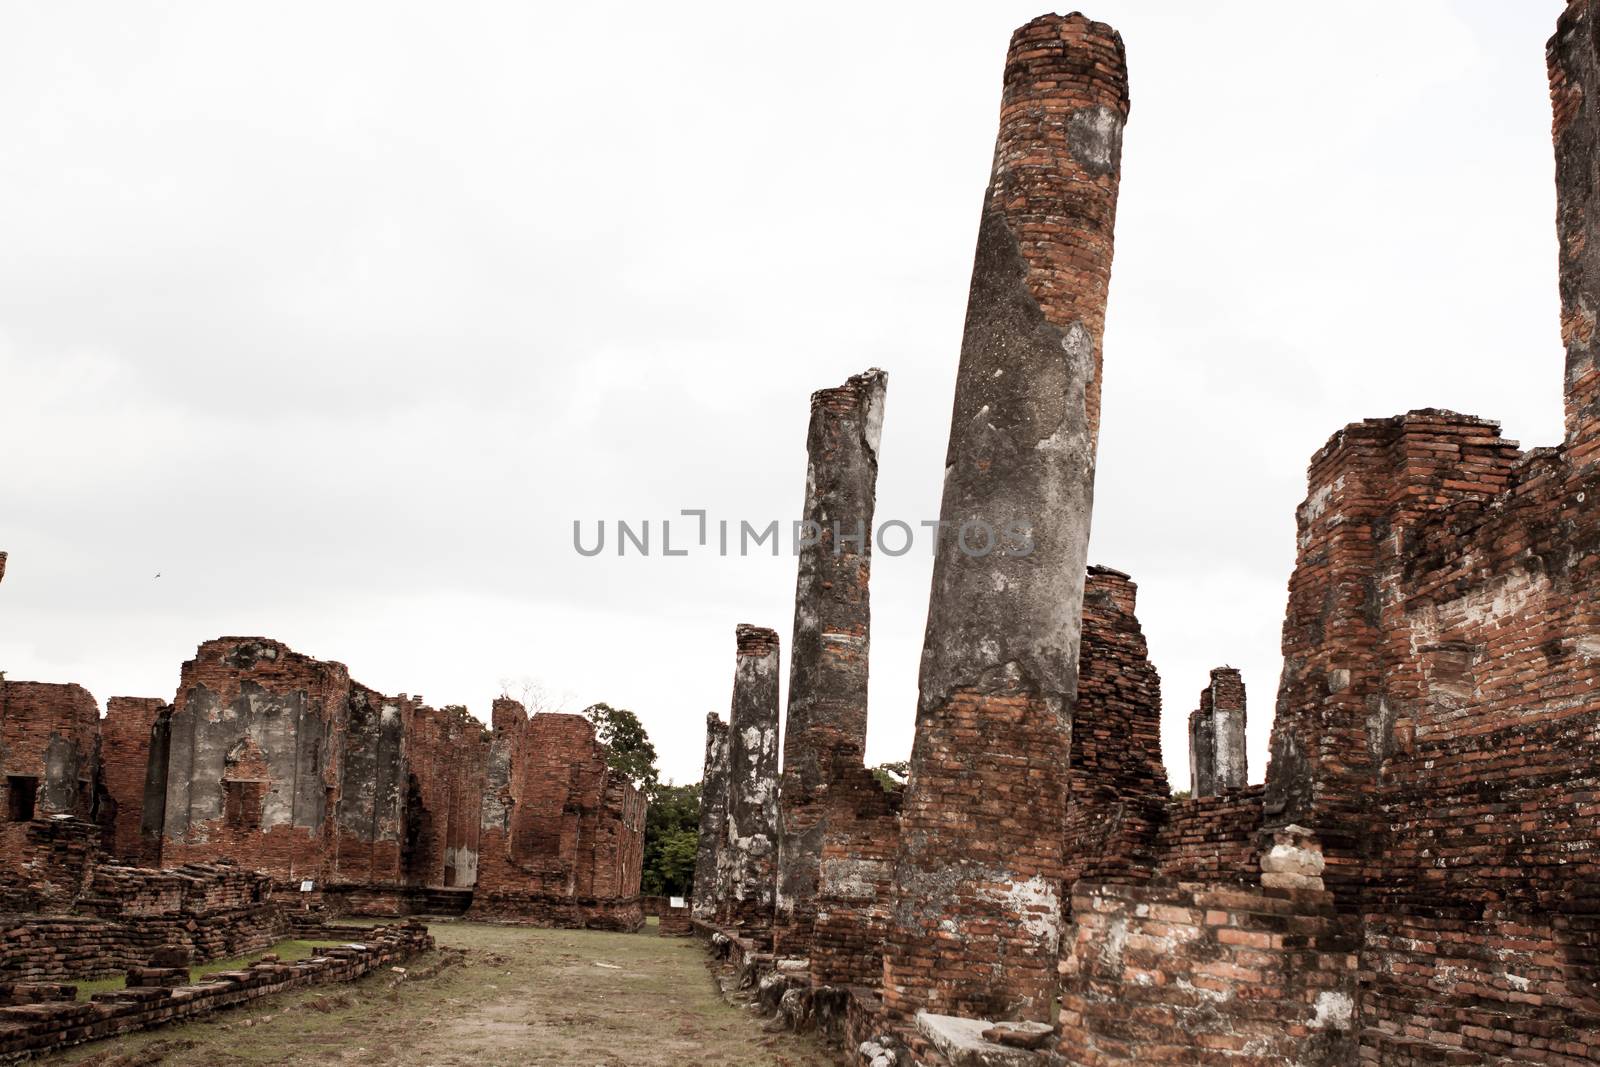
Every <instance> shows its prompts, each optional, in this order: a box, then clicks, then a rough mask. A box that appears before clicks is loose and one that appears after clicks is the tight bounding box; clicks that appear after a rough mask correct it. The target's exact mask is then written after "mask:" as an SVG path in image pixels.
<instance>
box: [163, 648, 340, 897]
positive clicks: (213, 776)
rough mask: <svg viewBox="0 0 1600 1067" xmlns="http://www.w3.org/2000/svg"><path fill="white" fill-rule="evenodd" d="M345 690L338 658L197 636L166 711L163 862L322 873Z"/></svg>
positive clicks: (327, 862) (293, 875) (283, 876)
mask: <svg viewBox="0 0 1600 1067" xmlns="http://www.w3.org/2000/svg"><path fill="white" fill-rule="evenodd" d="M349 699H350V674H349V672H348V671H347V670H346V669H345V667H344V665H343V664H341V663H325V662H323V661H320V660H315V659H312V658H311V657H309V656H303V655H301V654H299V653H297V652H294V651H293V650H291V649H290V648H288V647H287V646H286V645H284V644H282V643H280V642H277V641H272V640H269V639H267V638H261V637H223V638H218V639H216V640H213V641H207V642H206V643H205V644H203V645H201V646H200V648H199V650H198V651H197V652H196V654H195V658H194V659H192V660H190V661H189V662H187V663H185V664H184V665H183V671H182V675H181V677H180V681H179V686H178V695H177V699H176V700H175V701H174V702H173V710H172V715H171V718H170V749H169V756H168V767H167V801H166V824H165V827H164V832H163V835H162V845H161V860H162V863H163V865H166V866H175V865H178V864H182V863H186V862H191V861H204V860H208V859H213V858H216V857H219V856H226V857H229V858H232V859H234V860H237V861H238V862H239V863H241V864H244V865H246V866H248V867H251V868H254V869H256V870H259V871H264V872H266V873H268V874H271V875H272V876H274V877H275V878H278V879H280V880H282V881H296V880H300V879H307V878H309V879H313V880H315V881H319V882H320V881H323V880H325V879H326V878H327V876H328V875H329V874H330V873H331V872H332V871H333V870H334V869H335V859H334V856H335V851H334V850H335V848H336V844H337V839H336V836H335V834H334V826H333V819H332V816H333V812H334V807H335V803H336V801H337V799H338V787H339V780H340V771H341V766H340V759H341V756H342V754H343V749H344V744H343V736H342V734H343V729H344V723H345V716H346V708H347V706H348V703H349Z"/></svg>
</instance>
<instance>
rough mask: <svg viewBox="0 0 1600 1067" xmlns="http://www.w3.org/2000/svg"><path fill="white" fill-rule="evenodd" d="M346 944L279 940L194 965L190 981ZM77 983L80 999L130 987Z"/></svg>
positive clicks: (112, 981)
mask: <svg viewBox="0 0 1600 1067" xmlns="http://www.w3.org/2000/svg"><path fill="white" fill-rule="evenodd" d="M346 943H347V942H344V941H301V940H299V939H298V938H290V939H288V940H287V941H279V942H278V943H277V944H276V945H269V946H267V947H266V948H263V949H257V950H256V951H255V952H250V953H246V954H245V955H243V956H232V957H230V958H228V959H225V960H212V961H211V962H210V963H202V964H201V965H200V966H198V967H191V968H190V969H189V975H190V977H189V980H190V981H191V982H200V981H203V980H204V979H205V977H206V975H208V974H216V973H217V972H218V971H242V970H244V969H245V968H246V967H248V966H250V965H251V964H252V963H255V962H256V961H257V960H259V959H261V957H262V956H265V955H266V954H267V953H269V952H276V953H277V954H278V959H280V960H282V961H283V962H284V963H295V962H297V961H299V960H305V959H310V958H311V957H312V956H315V955H316V954H317V953H318V952H320V951H322V950H323V949H325V948H332V947H334V946H335V945H343V944H346ZM75 984H76V985H77V987H78V999H79V1000H88V999H89V998H90V997H91V996H93V995H94V994H96V993H110V992H112V991H114V990H118V989H125V988H127V985H128V978H127V975H122V974H119V975H114V976H112V977H110V978H95V979H92V980H89V981H84V982H77V983H75Z"/></svg>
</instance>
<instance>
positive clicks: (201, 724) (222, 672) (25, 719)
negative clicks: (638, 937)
mask: <svg viewBox="0 0 1600 1067" xmlns="http://www.w3.org/2000/svg"><path fill="white" fill-rule="evenodd" d="M494 716H495V722H496V726H497V733H496V734H495V735H494V740H491V734H490V733H489V732H488V731H486V730H485V729H484V727H483V725H482V723H480V722H479V721H478V720H477V719H475V718H473V717H472V716H471V715H470V714H468V713H467V711H466V709H465V708H462V707H446V708H442V709H438V708H433V707H431V706H429V705H427V704H426V703H425V702H424V701H423V700H422V698H421V697H416V696H407V695H405V694H401V695H400V696H398V697H389V696H385V695H383V694H381V693H378V692H375V691H374V690H372V689H370V688H368V687H366V686H363V685H361V684H360V683H358V682H354V681H352V680H351V679H350V677H349V672H348V671H347V670H346V668H345V667H344V666H343V665H342V664H339V663H332V662H325V661H321V660H316V659H313V658H311V657H309V656H304V655H301V654H299V653H297V652H295V651H293V650H292V649H290V648H288V647H287V646H286V645H284V644H282V643H281V642H277V641H273V640H270V639H268V638H262V637H226V638H218V639H216V640H214V641H208V642H206V643H205V644H203V645H201V646H200V648H199V650H198V652H197V653H196V656H195V658H194V659H193V660H191V661H190V662H188V663H186V664H185V665H184V667H183V671H182V674H181V680H180V685H179V691H178V695H177V697H176V699H175V700H174V701H173V703H172V704H171V705H168V704H166V703H165V702H163V701H161V700H159V699H148V698H132V697H113V698H112V699H111V700H110V702H109V704H108V708H107V715H106V717H105V719H104V720H101V719H100V718H99V713H98V709H97V707H96V705H95V701H94V698H93V697H92V696H90V695H89V694H88V693H87V692H86V691H84V690H83V689H82V688H81V687H78V686H72V685H51V684H43V683H34V682H12V681H6V680H4V679H0V759H3V761H4V767H5V770H6V783H7V785H6V793H7V795H6V800H7V806H6V815H7V818H6V819H4V820H3V821H0V844H3V845H4V846H5V847H4V850H3V851H0V910H10V911H33V910H45V911H51V912H58V913H68V912H80V911H81V910H82V909H83V908H84V907H85V906H86V905H85V904H84V899H83V898H84V894H85V892H86V890H85V884H84V882H83V878H84V877H85V875H84V872H85V871H86V870H88V869H89V867H90V866H92V864H93V863H94V862H95V857H96V856H97V855H98V854H99V853H100V851H101V850H103V851H104V852H105V853H107V854H108V855H109V856H112V857H115V858H116V859H117V860H119V861H121V862H122V863H125V864H131V865H136V866H138V865H144V866H166V867H174V868H175V867H183V866H185V865H193V864H205V863H210V862H213V861H226V862H229V863H237V864H239V865H240V866H241V867H244V868H248V869H250V870H254V871H259V872H262V873H264V874H265V875H267V876H269V877H271V878H272V879H274V880H275V881H276V882H277V883H278V884H279V885H281V886H284V887H286V888H290V889H293V890H295V891H296V892H297V893H298V892H299V891H300V890H301V889H302V888H303V887H304V883H310V885H311V887H312V889H313V891H312V892H311V893H308V894H301V895H300V896H299V897H298V898H297V899H299V900H301V901H307V902H309V901H315V902H317V903H318V904H319V905H321V906H333V907H338V908H345V909H354V910H360V911H365V912H368V913H372V914H385V915H401V914H409V913H413V912H415V911H418V910H428V911H430V912H435V913H460V912H463V911H465V910H466V909H467V907H468V904H469V901H470V899H471V898H472V896H473V894H474V892H475V887H478V886H480V885H481V886H483V887H484V897H485V899H484V900H482V901H480V902H479V908H478V910H479V912H480V913H482V914H493V915H494V916H495V917H497V918H505V919H519V920H523V921H533V922H542V921H548V922H551V923H556V924H560V925H580V926H581V925H606V926H610V927H614V928H626V929H631V928H634V927H636V926H637V925H638V923H639V922H640V921H641V913H640V910H639V899H638V898H639V883H640V874H641V870H640V868H641V866H642V862H643V833H644V808H645V800H644V797H643V796H642V794H641V793H640V792H639V790H638V789H637V788H636V787H635V786H634V785H633V784H632V783H631V782H628V781H626V780H624V779H622V778H621V777H620V776H619V775H617V774H616V773H615V772H612V771H611V770H610V769H609V767H608V766H607V763H606V759H607V757H606V752H605V749H604V748H603V746H601V745H599V744H598V743H597V742H596V741H595V738H594V729H593V727H592V726H591V725H590V724H589V723H588V722H587V720H585V719H583V718H582V717H581V716H573V715H539V716H535V717H534V718H533V719H532V720H530V719H529V718H528V716H527V714H526V712H525V711H523V710H522V708H521V706H520V705H517V704H516V703H515V702H514V701H509V700H503V699H502V700H500V701H496V703H495V709H494ZM67 816H70V817H71V818H69V819H67V820H66V821H65V822H58V821H57V817H67ZM490 834H493V835H496V836H494V837H493V844H494V852H493V854H492V856H491V857H490V859H491V870H490V873H489V876H488V878H487V879H481V878H480V871H479V867H480V846H481V844H482V841H481V840H480V839H481V838H482V837H484V836H486V835H490Z"/></svg>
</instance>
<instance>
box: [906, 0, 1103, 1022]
mask: <svg viewBox="0 0 1600 1067" xmlns="http://www.w3.org/2000/svg"><path fill="white" fill-rule="evenodd" d="M1127 113H1128V94H1127V73H1126V66H1125V63H1124V59H1123V52H1122V41H1121V38H1119V37H1118V36H1117V34H1116V31H1114V30H1112V29H1111V28H1110V27H1109V26H1105V25H1102V24H1100V23H1095V22H1091V21H1089V20H1088V19H1086V18H1084V17H1083V16H1081V15H1071V16H1067V17H1064V18H1063V17H1061V16H1057V15H1047V16H1044V17H1042V18H1039V19H1036V20H1034V21H1033V22H1031V23H1029V24H1028V25H1026V26H1024V27H1023V28H1022V29H1020V30H1018V31H1017V32H1016V34H1014V35H1013V37H1012V39H1011V48H1010V52H1009V54H1008V56H1007V61H1006V71H1005V94H1004V99H1003V102H1002V105H1001V112H1000V134H999V138H998V140H997V142H996V145H995V158H994V171H993V176H992V178H991V180H990V185H989V191H988V194H987V197H986V199H985V204H984V212H983V219H982V224H981V227H980V231H979V236H978V249H977V254H976V257H975V261H974V264H973V272H972V288H971V292H970V294H969V296H968V300H967V321H966V330H965V335H964V336H963V338H962V345H961V366H960V370H959V372H958V374H957V379H956V397H955V410H954V413H953V415H952V418H951V429H950V447H949V453H948V455H947V458H946V473H945V484H944V499H943V502H942V505H941V508H940V519H941V520H942V521H943V522H944V523H945V525H944V527H943V528H942V536H941V538H940V541H939V545H938V549H937V553H936V556H935V561H934V575H933V589H932V593H931V595H930V598H929V605H928V629H927V635H926V638H925V640H924V644H923V653H922V673H921V680H920V689H921V695H920V699H919V703H918V714H917V732H916V741H915V744H914V746H913V749H912V756H911V776H910V781H909V783H908V785H907V794H906V801H905V810H904V814H903V817H902V824H901V825H902V832H901V843H900V852H899V858H898V862H897V864H896V884H897V887H898V893H897V898H896V900H895V902H894V906H893V908H892V914H891V920H890V927H889V932H888V938H887V945H886V948H885V953H884V968H883V974H884V1006H885V1008H886V1009H887V1010H888V1011H889V1012H890V1013H891V1015H893V1016H895V1017H898V1018H901V1019H905V1018H909V1017H910V1016H912V1015H914V1014H915V1013H916V1012H917V1011H919V1010H926V1011H930V1012H934V1013H945V1014H960V1015H978V1016H985V1017H989V1018H1005V1019H1031V1020H1048V1019H1049V1018H1050V1017H1051V1015H1052V1012H1053V1008H1054V1002H1055V993H1056V985H1057V982H1056V960H1057V952H1058V948H1059V941H1060V935H1061V921H1062V908H1063V901H1062V899H1061V884H1062V877H1063V856H1062V853H1063V847H1064V845H1063V842H1064V838H1065V833H1066V791H1067V775H1068V756H1069V754H1070V744H1069V742H1070V732H1071V722H1070V716H1071V708H1072V705H1073V701H1074V699H1075V696H1076V689H1077V670H1078V653H1079V634H1080V626H1081V622H1082V610H1083V590H1084V576H1085V567H1086V562H1087V561H1086V553H1087V548H1088V540H1089V518H1090V512H1091V510H1092V506H1093V495H1094V455H1095V438H1096V434H1097V431H1098V424H1099V394H1100V366H1101V350H1100V338H1101V333H1102V329H1103V325H1104V320H1105V302H1106V288H1107V285H1108V283H1109V279H1110V272H1111V245H1112V230H1113V225H1114V221H1115V215H1116V200H1117V187H1118V174H1119V169H1120V163H1121V147H1122V128H1123V124H1124V122H1125V121H1126V119H1127Z"/></svg>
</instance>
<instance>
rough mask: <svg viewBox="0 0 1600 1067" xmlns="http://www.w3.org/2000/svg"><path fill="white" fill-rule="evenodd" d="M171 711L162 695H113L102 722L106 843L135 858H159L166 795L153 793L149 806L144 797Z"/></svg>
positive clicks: (115, 851)
mask: <svg viewBox="0 0 1600 1067" xmlns="http://www.w3.org/2000/svg"><path fill="white" fill-rule="evenodd" d="M171 716H172V705H170V704H168V703H167V702H166V701H164V700H159V699H155V698H150V697H112V698H111V699H110V700H109V701H107V702H106V716H105V718H104V719H102V720H101V721H100V777H101V781H102V783H103V784H104V789H105V794H106V796H107V798H108V799H109V804H110V806H111V807H110V813H109V814H110V823H111V828H112V829H111V838H110V840H109V841H108V842H107V848H108V849H109V850H110V852H111V853H112V855H115V856H120V857H123V858H124V859H127V860H129V861H131V862H134V863H142V864H151V865H153V864H156V863H159V862H160V858H161V834H160V828H161V824H162V819H163V813H164V811H165V797H164V796H158V797H154V798H152V804H151V808H150V809H149V810H147V809H146V806H145V801H146V794H147V792H149V791H150V790H151V781H150V774H151V763H152V753H154V758H155V761H156V762H158V763H159V762H164V760H165V752H166V744H167V736H168V730H169V728H170V720H171ZM158 774H159V772H158ZM102 821H104V820H102Z"/></svg>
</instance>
